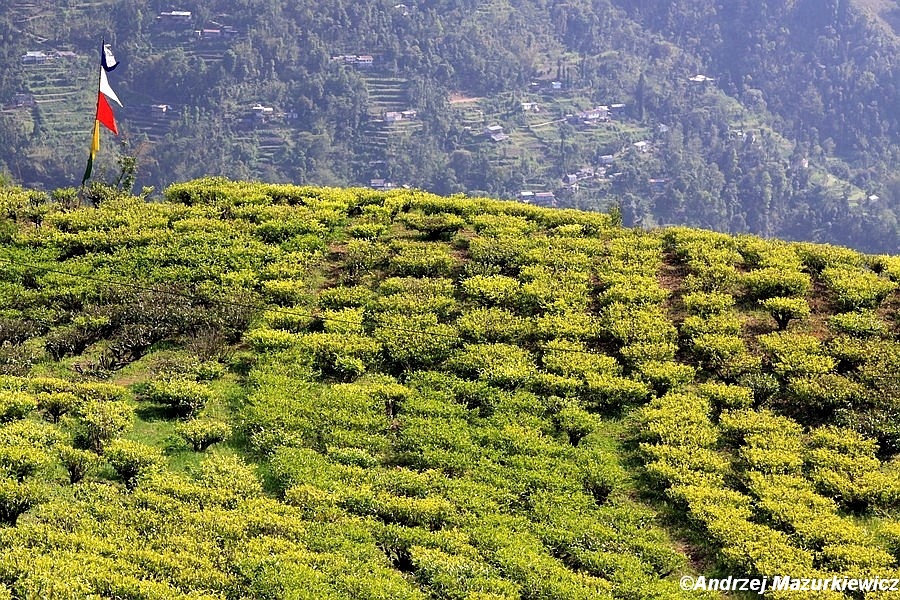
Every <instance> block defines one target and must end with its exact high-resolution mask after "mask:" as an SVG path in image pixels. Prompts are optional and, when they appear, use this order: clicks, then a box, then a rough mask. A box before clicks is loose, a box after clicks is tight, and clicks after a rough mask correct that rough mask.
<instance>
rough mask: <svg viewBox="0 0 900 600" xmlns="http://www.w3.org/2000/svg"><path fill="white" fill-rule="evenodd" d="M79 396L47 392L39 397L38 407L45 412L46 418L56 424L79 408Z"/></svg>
mask: <svg viewBox="0 0 900 600" xmlns="http://www.w3.org/2000/svg"><path fill="white" fill-rule="evenodd" d="M80 402H81V401H80V400H79V399H78V396H76V395H75V394H72V393H69V392H45V393H42V394H39V395H38V397H37V407H38V409H39V410H42V411H44V416H45V417H46V418H48V419H49V420H51V421H53V422H54V423H56V422H58V421H59V418H60V417H61V416H63V415H64V414H66V413H69V412H71V411H73V410H75V408H76V407H77V406H78V404H79V403H80Z"/></svg>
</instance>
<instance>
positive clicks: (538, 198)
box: [534, 192, 556, 206]
mask: <svg viewBox="0 0 900 600" xmlns="http://www.w3.org/2000/svg"><path fill="white" fill-rule="evenodd" d="M534 202H535V204H541V205H545V206H552V205H556V194H554V193H553V192H535V194H534Z"/></svg>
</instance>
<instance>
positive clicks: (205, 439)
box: [175, 419, 231, 452]
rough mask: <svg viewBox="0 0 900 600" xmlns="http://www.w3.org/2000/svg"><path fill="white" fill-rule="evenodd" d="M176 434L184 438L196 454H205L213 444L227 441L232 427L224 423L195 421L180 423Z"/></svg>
mask: <svg viewBox="0 0 900 600" xmlns="http://www.w3.org/2000/svg"><path fill="white" fill-rule="evenodd" d="M175 432H176V433H177V434H178V435H180V436H181V437H182V438H184V441H186V442H187V443H188V444H189V445H190V446H191V448H193V449H194V451H195V452H203V451H205V450H206V449H207V448H209V447H210V446H212V445H213V444H218V443H219V442H222V441H225V439H227V438H228V436H229V435H231V427H230V426H229V425H228V423H225V422H224V421H216V420H212V419H193V420H191V421H187V422H185V423H179V424H178V425H177V426H176V427H175Z"/></svg>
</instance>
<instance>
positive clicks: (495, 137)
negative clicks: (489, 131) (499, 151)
mask: <svg viewBox="0 0 900 600" xmlns="http://www.w3.org/2000/svg"><path fill="white" fill-rule="evenodd" d="M491 139H492V140H493V141H495V142H502V141H504V140H508V139H509V136H508V135H506V134H505V133H502V132H501V133H495V134H494V135H492V136H491Z"/></svg>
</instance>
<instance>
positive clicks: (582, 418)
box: [554, 405, 597, 446]
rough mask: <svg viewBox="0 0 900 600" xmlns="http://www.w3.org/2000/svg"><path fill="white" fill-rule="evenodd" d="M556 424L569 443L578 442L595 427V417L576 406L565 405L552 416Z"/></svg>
mask: <svg viewBox="0 0 900 600" xmlns="http://www.w3.org/2000/svg"><path fill="white" fill-rule="evenodd" d="M554 420H555V421H556V426H557V427H558V428H559V430H560V431H562V432H563V433H565V434H566V435H567V436H568V438H569V443H570V444H572V445H573V446H577V445H578V443H579V442H580V441H581V440H582V439H583V438H584V437H585V436H587V435H588V434H590V433H591V432H592V431H594V429H595V428H596V427H597V418H596V417H595V416H594V415H592V414H591V413H589V412H587V411H586V410H584V409H583V408H579V407H578V406H572V405H569V406H565V407H563V409H562V410H560V411H559V412H558V413H557V414H556V416H555V417H554Z"/></svg>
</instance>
